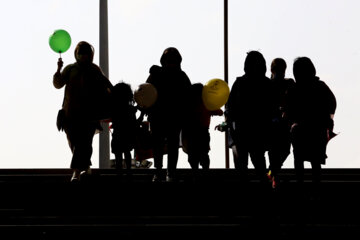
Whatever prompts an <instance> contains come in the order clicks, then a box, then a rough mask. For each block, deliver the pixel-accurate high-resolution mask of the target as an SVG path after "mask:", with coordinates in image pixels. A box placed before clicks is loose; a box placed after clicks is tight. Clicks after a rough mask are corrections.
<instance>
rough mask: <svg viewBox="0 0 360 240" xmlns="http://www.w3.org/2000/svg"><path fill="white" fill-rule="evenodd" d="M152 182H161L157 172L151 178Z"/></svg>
mask: <svg viewBox="0 0 360 240" xmlns="http://www.w3.org/2000/svg"><path fill="white" fill-rule="evenodd" d="M152 181H153V182H161V177H160V175H159V174H155V175H154V176H153V179H152Z"/></svg>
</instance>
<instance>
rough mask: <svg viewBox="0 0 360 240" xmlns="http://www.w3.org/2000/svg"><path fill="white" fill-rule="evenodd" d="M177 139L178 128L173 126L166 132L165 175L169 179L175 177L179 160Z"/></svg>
mask: <svg viewBox="0 0 360 240" xmlns="http://www.w3.org/2000/svg"><path fill="white" fill-rule="evenodd" d="M179 137H180V128H178V127H176V126H174V128H173V129H169V131H168V132H167V150H168V167H167V175H168V177H170V178H174V177H175V172H176V167H177V162H178V158H179Z"/></svg>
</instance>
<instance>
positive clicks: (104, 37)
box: [99, 0, 110, 168]
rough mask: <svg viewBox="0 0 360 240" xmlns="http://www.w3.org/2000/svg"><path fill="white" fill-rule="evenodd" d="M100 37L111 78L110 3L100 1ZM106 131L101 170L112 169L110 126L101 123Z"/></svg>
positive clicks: (101, 141) (104, 68)
mask: <svg viewBox="0 0 360 240" xmlns="http://www.w3.org/2000/svg"><path fill="white" fill-rule="evenodd" d="M99 1H100V2H99V3H100V8H99V9H100V13H99V18H100V22H99V37H100V43H99V46H100V51H99V56H100V68H101V69H102V71H103V73H104V74H105V76H106V77H109V45H108V4H107V3H108V1H107V0H99ZM101 126H102V128H103V129H104V131H102V132H101V133H100V137H99V138H100V139H99V168H109V167H110V139H109V131H108V129H109V124H108V123H101Z"/></svg>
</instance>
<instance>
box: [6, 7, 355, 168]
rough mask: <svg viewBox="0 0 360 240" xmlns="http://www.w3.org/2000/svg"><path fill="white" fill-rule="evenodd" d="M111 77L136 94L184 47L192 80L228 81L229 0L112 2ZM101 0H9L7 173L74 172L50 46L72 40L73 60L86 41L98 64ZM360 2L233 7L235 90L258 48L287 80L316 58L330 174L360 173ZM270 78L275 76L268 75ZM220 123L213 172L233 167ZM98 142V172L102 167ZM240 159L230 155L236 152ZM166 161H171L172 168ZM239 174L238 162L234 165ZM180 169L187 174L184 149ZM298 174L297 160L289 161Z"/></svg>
mask: <svg viewBox="0 0 360 240" xmlns="http://www.w3.org/2000/svg"><path fill="white" fill-rule="evenodd" d="M108 5H109V51H110V53H109V55H110V56H109V64H110V66H109V71H110V73H109V78H110V80H111V82H112V83H113V84H115V83H117V82H118V81H125V82H128V83H130V84H131V86H132V88H133V90H135V89H136V87H137V86H138V85H139V84H140V83H143V82H145V80H146V78H147V76H148V70H149V68H150V67H151V65H153V64H160V63H159V59H160V56H161V54H162V51H163V50H164V49H165V48H167V47H170V46H173V47H176V48H178V49H179V51H180V53H181V54H182V57H183V63H182V68H183V70H184V71H185V72H186V73H187V74H188V76H189V77H190V79H191V81H192V82H193V83H195V82H202V83H206V82H207V81H208V80H210V79H212V78H223V76H224V70H223V69H224V67H223V60H224V59H223V45H224V42H223V1H222V0H197V1H192V0H181V1H180V0H177V1H175V0H173V1H166V0H132V1H125V0H122V1H119V0H109V2H108ZM98 8H99V1H98V0H33V1H26V0H19V1H6V2H5V3H3V4H2V6H1V8H0V23H1V38H0V46H1V52H0V54H1V55H0V56H1V57H0V66H1V79H0V84H1V85H0V109H1V120H0V126H1V132H0V146H1V147H0V168H68V167H69V166H70V159H71V152H70V149H69V148H68V146H67V141H66V137H65V134H64V133H63V132H58V131H57V129H56V126H55V119H56V114H57V111H58V109H59V108H60V106H61V103H62V98H63V89H61V90H57V89H55V88H54V87H53V85H52V76H53V74H54V72H55V70H56V63H57V59H58V57H59V55H58V54H56V53H55V52H53V51H52V50H51V49H50V47H49V44H48V39H49V36H50V35H51V34H52V33H53V32H54V30H56V29H65V30H67V31H68V32H69V33H70V35H71V37H72V45H71V47H70V49H69V50H68V51H67V52H66V53H64V54H63V55H62V57H63V61H64V63H65V65H66V64H69V63H72V62H74V56H73V51H74V47H75V45H76V43H77V42H79V41H81V40H85V41H88V42H90V43H91V44H93V45H94V47H95V49H96V50H95V63H96V64H98V59H99V51H98V49H99V35H98V29H99V24H98V23H99V9H98ZM358 9H360V2H359V1H357V0H343V1H335V0H316V1H313V0H293V1H287V0H252V1H236V0H229V86H230V87H231V86H232V84H233V82H234V80H235V78H236V77H237V76H240V75H242V74H243V62H244V59H245V56H246V52H248V51H249V50H259V51H261V52H262V53H263V55H264V57H265V58H266V61H267V66H268V69H270V63H271V61H272V59H273V58H275V57H282V58H284V59H285V60H286V61H287V64H288V70H287V77H292V63H293V60H294V59H295V58H296V57H298V56H308V57H310V58H311V59H312V60H313V62H314V64H315V66H316V68H317V73H318V74H317V75H318V76H319V77H320V78H321V79H322V80H324V81H325V82H326V83H327V84H328V85H329V87H330V88H331V89H332V90H333V92H334V93H335V95H336V97H337V101H338V109H337V111H336V114H335V132H340V134H339V135H338V136H337V137H336V138H334V139H333V140H331V142H330V143H329V145H328V156H329V157H328V160H327V164H326V166H325V167H328V168H358V167H360V162H359V160H360V147H359V145H358V143H357V139H358V136H359V134H360V127H359V124H358V123H359V121H360V114H359V111H358V109H357V106H358V102H359V95H358V93H359V92H360V83H359V80H360V73H359V67H360V64H359V63H360V62H359V57H360V56H359V53H360V47H359V43H360V34H359V28H358V23H359V22H360V15H359V14H358ZM267 76H270V72H269V71H267ZM222 121H223V117H214V118H213V119H212V124H211V129H210V132H211V152H210V158H211V165H210V166H211V167H212V168H224V167H225V149H224V145H225V143H224V140H225V137H224V135H223V133H220V132H217V131H214V130H213V128H214V126H215V125H216V124H219V123H221V122H222ZM98 145H99V141H98V135H96V136H95V138H94V144H93V146H94V153H93V157H92V162H93V167H94V168H96V167H98V165H99V164H98V161H99V160H98V155H99V153H98V149H99V147H98ZM230 156H231V152H230ZM164 163H166V157H165V161H164ZM230 163H231V165H230V166H231V167H233V164H232V158H230ZM178 167H180V168H188V167H189V164H188V163H187V159H186V154H184V153H183V152H182V150H180V159H179V164H178ZM284 167H287V168H292V167H293V159H292V155H291V156H289V158H288V160H287V161H286V163H285V166H284Z"/></svg>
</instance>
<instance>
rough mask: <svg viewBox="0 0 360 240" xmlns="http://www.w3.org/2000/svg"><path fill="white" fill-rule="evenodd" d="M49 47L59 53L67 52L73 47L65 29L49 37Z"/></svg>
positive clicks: (56, 31)
mask: <svg viewBox="0 0 360 240" xmlns="http://www.w3.org/2000/svg"><path fill="white" fill-rule="evenodd" d="M49 45H50V47H51V49H52V50H54V51H55V52H57V53H64V52H66V51H67V50H68V49H69V47H70V45H71V37H70V34H69V33H68V32H67V31H65V30H63V29H59V30H55V31H54V33H53V34H52V35H51V36H50V37H49Z"/></svg>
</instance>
